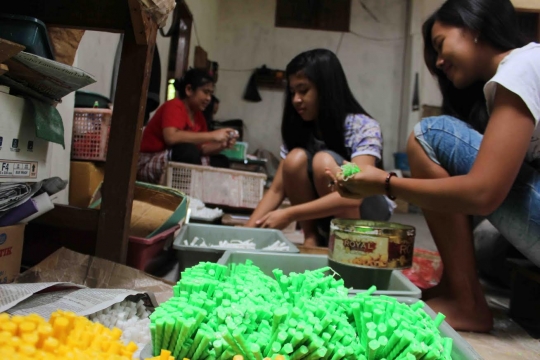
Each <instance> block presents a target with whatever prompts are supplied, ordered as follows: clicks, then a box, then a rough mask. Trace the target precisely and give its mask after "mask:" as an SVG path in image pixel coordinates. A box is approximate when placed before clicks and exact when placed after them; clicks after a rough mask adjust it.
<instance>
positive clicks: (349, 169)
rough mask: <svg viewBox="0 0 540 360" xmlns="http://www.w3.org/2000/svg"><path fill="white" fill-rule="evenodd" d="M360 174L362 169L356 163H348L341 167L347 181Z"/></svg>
mask: <svg viewBox="0 0 540 360" xmlns="http://www.w3.org/2000/svg"><path fill="white" fill-rule="evenodd" d="M359 172H360V168H359V167H358V165H356V164H355V163H346V164H343V165H341V173H342V175H343V179H344V180H345V181H347V180H349V179H350V178H352V177H353V176H354V175H356V174H358V173H359Z"/></svg>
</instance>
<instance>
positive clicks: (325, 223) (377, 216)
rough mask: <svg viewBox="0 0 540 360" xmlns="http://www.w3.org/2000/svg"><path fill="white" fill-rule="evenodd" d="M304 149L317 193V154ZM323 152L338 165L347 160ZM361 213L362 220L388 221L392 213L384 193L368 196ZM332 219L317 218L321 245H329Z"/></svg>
mask: <svg viewBox="0 0 540 360" xmlns="http://www.w3.org/2000/svg"><path fill="white" fill-rule="evenodd" d="M303 150H304V151H305V153H306V155H307V159H308V163H307V171H308V178H309V181H310V182H311V185H312V186H313V190H314V191H315V193H317V191H316V189H315V182H314V180H313V158H314V156H315V154H314V153H311V152H309V151H307V150H306V149H303ZM321 152H325V153H327V154H329V155H330V156H332V158H333V159H334V160H335V161H336V163H337V164H338V166H341V165H343V163H344V162H345V159H344V158H343V156H341V155H339V154H338V153H336V152H334V151H332V150H321ZM360 215H361V216H362V220H371V221H388V220H390V217H391V216H392V213H391V212H390V208H389V205H388V201H387V200H386V197H385V196H384V195H374V196H370V197H367V198H365V199H364V200H363V201H362V204H360ZM332 219H333V217H332V216H330V217H326V218H322V219H317V220H316V222H317V233H318V235H319V245H320V246H328V237H329V235H330V221H332Z"/></svg>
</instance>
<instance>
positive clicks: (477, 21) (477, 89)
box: [422, 0, 525, 133]
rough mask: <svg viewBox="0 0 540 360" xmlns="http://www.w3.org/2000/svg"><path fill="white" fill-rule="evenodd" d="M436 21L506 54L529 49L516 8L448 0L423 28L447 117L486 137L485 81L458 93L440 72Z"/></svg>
mask: <svg viewBox="0 0 540 360" xmlns="http://www.w3.org/2000/svg"><path fill="white" fill-rule="evenodd" d="M436 21H439V22H441V23H443V24H445V25H450V26H455V27H459V28H462V29H468V30H471V31H473V32H475V33H477V34H478V40H479V41H483V42H485V43H487V44H488V45H490V46H492V47H493V48H495V49H497V50H499V51H501V52H504V51H508V50H512V49H515V48H519V47H522V46H524V45H525V40H524V38H523V37H522V34H521V32H520V30H519V27H518V22H517V17H516V12H515V10H514V6H513V5H512V3H511V2H510V0H448V1H446V2H445V3H444V4H443V5H442V6H441V7H440V8H439V9H438V10H437V11H435V13H434V14H433V15H431V16H430V17H429V18H428V19H427V20H426V21H425V22H424V25H423V27H422V33H423V37H424V60H425V62H426V65H427V67H428V68H429V70H430V72H431V73H432V74H433V75H435V76H436V77H437V80H438V82H439V87H440V89H441V92H442V96H443V104H442V111H443V113H444V114H447V115H451V116H454V117H457V118H458V119H461V120H463V121H465V122H467V123H469V124H470V125H471V126H472V127H473V128H475V129H476V130H477V131H479V132H480V133H484V131H485V129H486V126H487V123H488V120H489V115H488V112H487V108H486V102H485V98H484V93H483V88H484V85H485V81H478V82H476V83H474V84H472V85H470V86H468V87H467V88H465V89H457V88H456V87H455V86H454V84H452V82H451V81H450V80H448V78H447V77H446V76H445V74H444V72H443V71H442V70H441V69H438V68H437V66H436V62H437V51H436V50H435V48H434V47H433V44H432V41H431V30H432V28H433V24H435V22H436Z"/></svg>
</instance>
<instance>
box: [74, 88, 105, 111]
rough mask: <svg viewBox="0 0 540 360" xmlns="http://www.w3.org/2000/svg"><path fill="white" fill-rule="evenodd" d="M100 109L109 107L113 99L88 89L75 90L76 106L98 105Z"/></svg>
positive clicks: (90, 106)
mask: <svg viewBox="0 0 540 360" xmlns="http://www.w3.org/2000/svg"><path fill="white" fill-rule="evenodd" d="M96 102H97V106H96V107H97V108H99V109H109V108H110V105H111V100H110V99H109V98H107V97H105V96H103V95H101V94H96V93H93V92H88V91H81V90H79V91H76V92H75V108H93V107H94V105H96Z"/></svg>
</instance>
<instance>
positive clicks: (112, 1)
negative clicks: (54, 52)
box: [2, 0, 130, 32]
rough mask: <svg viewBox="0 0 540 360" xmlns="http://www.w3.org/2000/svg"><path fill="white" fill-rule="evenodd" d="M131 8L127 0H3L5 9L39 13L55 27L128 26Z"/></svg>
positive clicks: (37, 15) (113, 28)
mask: <svg viewBox="0 0 540 360" xmlns="http://www.w3.org/2000/svg"><path fill="white" fill-rule="evenodd" d="M127 9H128V3H127V1H126V0H69V1H66V0H45V1H44V0H24V1H2V12H3V13H7V14H15V15H24V16H31V17H35V18H37V19H39V20H41V21H43V22H44V23H45V24H47V25H50V26H55V27H67V28H73V29H86V30H99V31H109V32H122V31H124V30H125V29H127V27H128V24H130V20H129V11H127ZM129 26H130V25H129Z"/></svg>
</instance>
